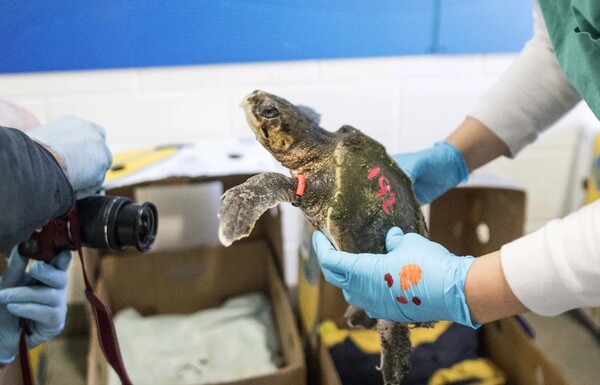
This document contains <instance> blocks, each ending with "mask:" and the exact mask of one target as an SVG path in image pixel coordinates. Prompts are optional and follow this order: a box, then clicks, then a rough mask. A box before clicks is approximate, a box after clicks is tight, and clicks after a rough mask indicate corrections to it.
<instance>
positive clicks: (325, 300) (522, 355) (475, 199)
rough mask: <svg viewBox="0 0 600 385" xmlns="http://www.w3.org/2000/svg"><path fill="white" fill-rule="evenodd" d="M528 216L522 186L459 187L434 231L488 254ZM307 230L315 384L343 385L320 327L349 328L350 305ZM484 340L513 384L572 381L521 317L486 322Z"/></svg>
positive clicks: (448, 241) (309, 343) (304, 305)
mask: <svg viewBox="0 0 600 385" xmlns="http://www.w3.org/2000/svg"><path fill="white" fill-rule="evenodd" d="M505 214H506V215H505ZM524 215H525V193H524V192H523V191H521V190H515V189H505V188H487V187H464V188H459V189H454V190H452V191H450V192H449V193H447V194H446V195H444V196H442V197H441V198H439V199H438V200H437V201H436V202H435V203H434V204H432V205H431V207H430V234H431V235H432V238H433V237H435V240H436V241H438V242H440V243H442V244H444V245H449V246H448V247H449V249H450V251H453V252H455V253H457V254H458V255H467V254H472V255H482V254H483V253H488V252H491V251H494V250H497V249H498V247H499V246H500V245H502V244H504V243H506V242H509V241H511V240H513V239H515V238H517V237H519V236H520V235H521V234H522V232H523V224H524ZM482 226H483V227H484V228H485V231H483V232H482V230H481V228H482ZM305 229H306V230H305V234H304V237H303V239H302V244H301V248H300V261H299V275H300V276H299V281H298V282H299V283H298V285H299V286H298V304H299V312H300V325H301V327H300V328H301V334H302V338H303V342H304V346H305V354H306V357H307V370H308V376H309V382H310V383H311V384H320V385H342V384H341V381H340V378H339V376H338V373H337V371H336V369H335V365H334V363H333V360H332V358H331V355H330V354H329V350H328V349H327V347H326V346H324V344H321V343H320V338H319V334H318V326H319V324H320V322H321V321H322V320H325V319H331V320H333V321H335V322H336V323H337V324H338V326H339V327H347V326H346V324H345V320H344V318H343V314H344V312H345V310H346V307H347V304H346V302H345V300H344V297H343V295H342V293H341V291H340V290H339V289H337V288H336V287H334V286H332V285H330V284H328V283H327V282H326V281H325V280H324V278H323V276H322V274H321V271H320V267H319V264H318V261H317V259H316V255H315V254H314V250H313V249H312V246H311V242H310V234H311V233H312V231H313V229H312V228H311V226H310V224H308V223H307V222H306V223H305ZM480 338H481V340H480V342H481V345H482V347H483V352H482V354H483V355H484V356H486V357H488V358H490V359H491V360H492V361H493V362H494V363H495V364H496V365H497V366H498V367H500V369H502V370H503V371H504V372H505V374H506V376H507V378H508V383H510V384H511V385H549V384H552V385H568V382H567V381H566V379H565V378H564V376H563V375H562V374H561V373H560V372H559V371H558V369H557V368H556V367H554V366H553V365H552V364H551V363H550V361H549V360H548V359H547V357H546V356H545V355H544V353H543V352H542V351H541V350H540V349H539V348H538V347H537V346H536V345H535V343H534V341H533V340H532V339H531V337H530V336H529V335H528V334H527V332H526V331H525V330H524V328H523V326H522V325H521V324H520V323H519V322H518V321H517V319H516V318H514V317H511V318H506V319H502V320H499V321H497V322H493V323H489V324H486V325H484V326H483V327H482V328H481V329H480Z"/></svg>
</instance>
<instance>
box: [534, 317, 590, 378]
mask: <svg viewBox="0 0 600 385" xmlns="http://www.w3.org/2000/svg"><path fill="white" fill-rule="evenodd" d="M525 318H526V319H527V321H529V323H531V325H532V326H533V328H534V329H535V332H536V342H537V344H538V345H539V346H540V348H541V349H542V351H543V352H544V353H545V354H546V355H547V356H548V358H549V359H550V360H551V361H552V362H553V363H554V364H555V365H556V367H558V368H559V369H560V370H561V371H562V373H563V374H564V375H565V377H566V378H567V380H568V381H569V384H571V385H598V384H600V337H599V336H596V335H595V334H594V333H592V332H591V331H590V329H588V328H587V327H585V326H584V325H583V324H582V323H581V322H579V321H578V320H577V319H576V318H575V317H574V316H573V315H572V314H563V315H560V316H557V317H541V316H538V315H535V314H531V313H529V314H526V315H525Z"/></svg>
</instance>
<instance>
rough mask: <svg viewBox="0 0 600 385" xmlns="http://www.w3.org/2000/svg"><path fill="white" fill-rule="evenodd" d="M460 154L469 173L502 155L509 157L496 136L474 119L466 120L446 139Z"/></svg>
mask: <svg viewBox="0 0 600 385" xmlns="http://www.w3.org/2000/svg"><path fill="white" fill-rule="evenodd" d="M446 141H447V142H448V143H450V144H451V145H453V146H454V147H456V148H457V149H458V150H460V152H462V154H463V156H464V157H465V161H466V162H467V167H468V168H469V171H473V170H475V169H477V168H479V167H481V166H483V165H484V164H486V163H488V162H490V161H492V160H494V159H496V158H498V157H499V156H502V155H509V154H510V152H509V149H508V146H507V145H506V143H504V142H503V141H502V140H501V139H500V138H499V137H498V136H496V134H494V133H493V132H492V131H491V130H490V129H489V128H487V127H486V126H485V125H484V124H483V123H481V122H480V121H479V120H477V119H474V118H470V117H468V118H466V119H465V121H464V122H463V123H462V124H461V125H460V126H458V128H457V129H456V130H455V131H454V132H453V133H452V134H450V136H448V138H447V139H446Z"/></svg>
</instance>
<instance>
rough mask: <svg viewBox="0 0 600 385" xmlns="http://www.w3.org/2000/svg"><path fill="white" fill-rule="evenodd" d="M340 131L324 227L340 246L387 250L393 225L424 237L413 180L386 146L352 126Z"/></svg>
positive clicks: (364, 250)
mask: <svg viewBox="0 0 600 385" xmlns="http://www.w3.org/2000/svg"><path fill="white" fill-rule="evenodd" d="M338 134H339V135H340V138H339V139H340V140H339V142H338V146H337V147H336V149H335V154H334V160H335V186H336V187H335V193H334V194H333V199H332V201H331V204H330V205H329V208H328V212H327V220H326V224H325V226H324V227H325V228H324V229H323V231H325V232H326V233H328V235H329V238H330V239H331V240H332V241H333V243H334V244H335V246H336V247H337V248H338V250H344V251H347V252H351V253H377V254H381V253H385V252H386V249H385V237H386V234H387V231H388V230H389V229H390V228H391V227H393V226H398V227H400V228H401V229H402V231H404V233H409V232H415V233H419V234H421V235H424V236H426V235H427V228H426V224H425V219H424V217H423V214H422V212H421V208H420V206H419V203H418V202H417V200H416V199H415V197H414V193H413V188H412V182H411V180H410V178H409V177H408V176H407V175H406V174H404V172H403V171H402V170H401V169H400V168H399V167H398V165H397V164H396V162H395V161H394V160H393V159H392V158H391V157H390V156H389V155H388V154H387V152H386V150H385V148H384V147H383V146H382V145H381V144H380V143H378V142H377V141H375V140H373V139H371V138H369V137H368V136H366V135H364V134H363V133H361V132H360V131H359V130H357V129H355V128H353V127H350V126H344V127H342V128H340V130H339V131H338Z"/></svg>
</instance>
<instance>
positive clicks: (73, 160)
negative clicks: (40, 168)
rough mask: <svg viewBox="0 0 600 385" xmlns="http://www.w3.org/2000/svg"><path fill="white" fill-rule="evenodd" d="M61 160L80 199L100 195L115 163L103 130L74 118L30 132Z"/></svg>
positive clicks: (69, 116) (30, 135) (62, 119)
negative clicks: (107, 175)
mask: <svg viewBox="0 0 600 385" xmlns="http://www.w3.org/2000/svg"><path fill="white" fill-rule="evenodd" d="M27 134H28V135H29V137H31V138H32V139H33V140H35V141H37V142H40V143H43V144H45V145H47V146H48V147H50V148H51V149H52V150H53V151H54V152H55V153H56V154H57V155H58V156H60V157H61V158H62V159H63V161H64V163H65V168H66V171H67V177H68V178H69V181H70V182H71V185H72V186H73V190H75V193H76V194H77V199H81V198H85V197H86V196H90V195H93V194H95V193H96V192H98V190H100V189H101V187H102V183H103V182H104V175H105V174H106V171H107V170H108V168H109V167H110V164H111V162H112V155H111V153H110V150H109V149H108V146H107V145H106V142H105V140H104V139H105V133H104V129H103V128H102V127H100V126H98V125H97V124H94V123H92V122H88V121H87V120H83V119H81V118H79V117H77V116H74V115H68V116H63V117H61V118H58V119H56V120H53V121H52V122H50V123H47V124H44V125H42V126H40V127H37V128H35V129H33V130H31V131H29V132H27Z"/></svg>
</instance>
